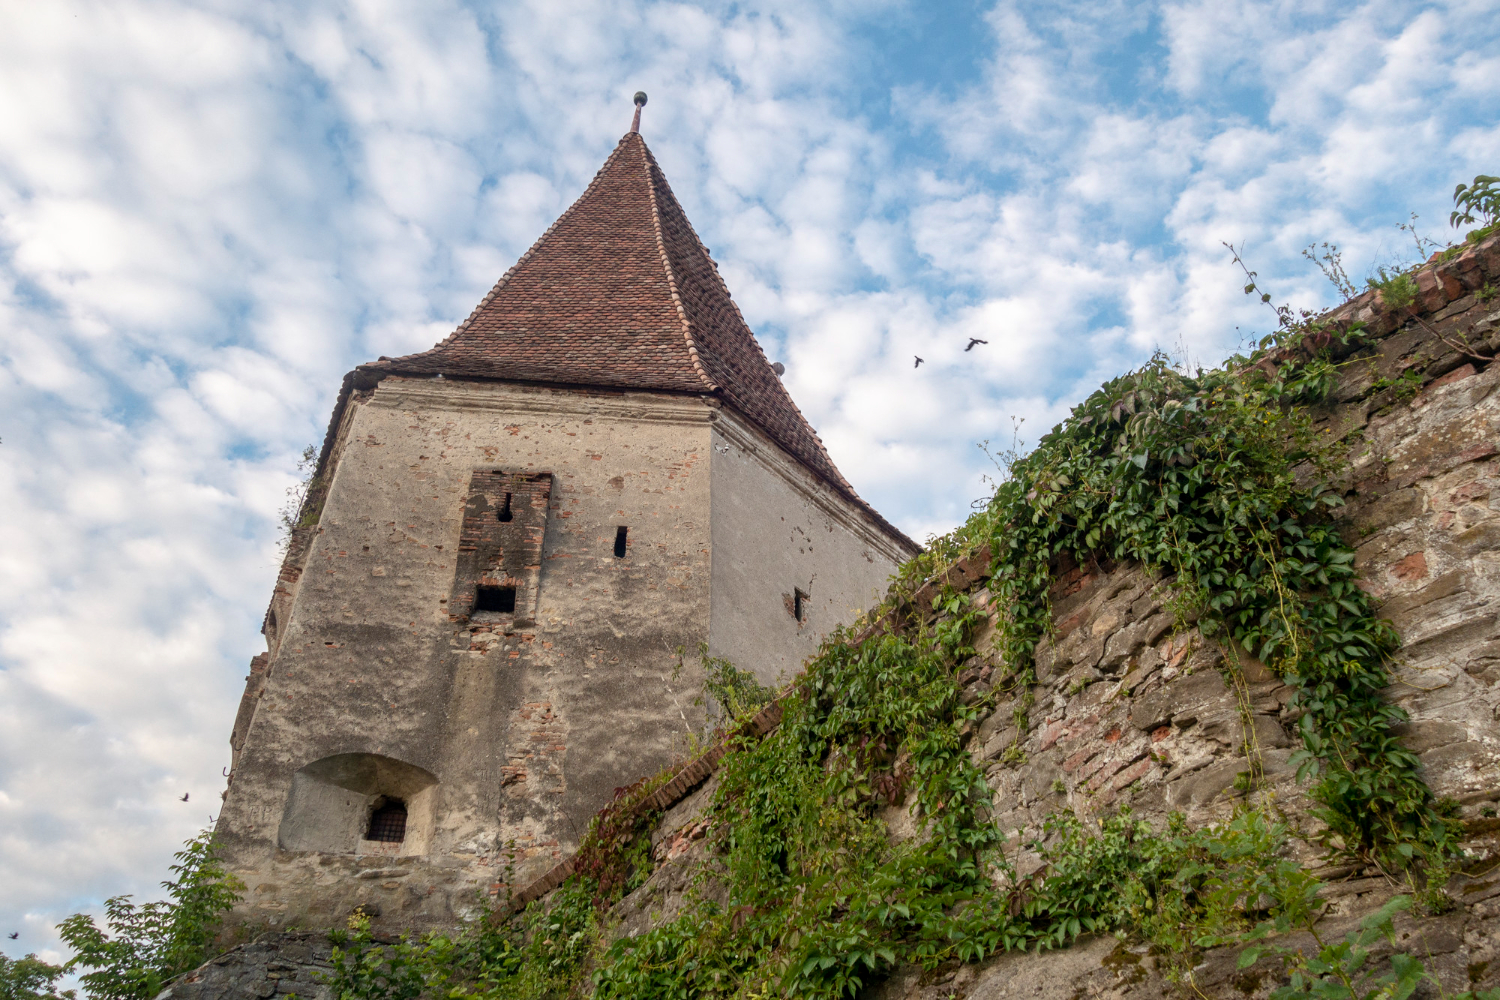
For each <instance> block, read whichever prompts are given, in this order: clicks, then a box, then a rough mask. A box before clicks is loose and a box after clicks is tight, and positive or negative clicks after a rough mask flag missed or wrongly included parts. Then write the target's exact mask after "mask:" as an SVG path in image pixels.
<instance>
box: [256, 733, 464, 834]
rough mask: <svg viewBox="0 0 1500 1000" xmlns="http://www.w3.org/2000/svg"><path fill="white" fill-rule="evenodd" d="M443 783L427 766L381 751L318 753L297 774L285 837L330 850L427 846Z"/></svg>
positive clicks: (283, 821)
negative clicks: (319, 755)
mask: <svg viewBox="0 0 1500 1000" xmlns="http://www.w3.org/2000/svg"><path fill="white" fill-rule="evenodd" d="M437 784H438V782H437V778H435V777H434V776H433V775H431V774H429V773H428V772H427V771H424V770H423V769H422V768H420V767H415V766H413V765H411V764H407V763H404V762H402V761H399V760H395V759H393V758H391V757H382V756H380V755H379V754H373V753H342V754H337V755H335V756H332V757H324V758H323V759H322V760H316V761H313V762H312V763H311V764H308V765H306V766H305V767H303V768H302V769H301V770H299V771H298V772H297V773H296V774H294V775H293V776H292V790H291V794H289V795H288V796H287V801H286V811H285V812H284V813H283V814H282V817H281V827H280V829H279V830H278V831H277V833H276V842H277V845H278V846H280V847H282V848H284V849H286V850H289V851H318V852H320V853H323V854H385V855H410V854H425V853H427V847H428V841H429V840H430V838H431V836H432V812H433V800H434V799H435V798H436V796H437Z"/></svg>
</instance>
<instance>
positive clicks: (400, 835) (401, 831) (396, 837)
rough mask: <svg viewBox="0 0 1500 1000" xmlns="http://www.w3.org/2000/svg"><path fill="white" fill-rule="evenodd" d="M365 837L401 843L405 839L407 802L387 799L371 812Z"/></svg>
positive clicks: (390, 842) (384, 841) (387, 842)
mask: <svg viewBox="0 0 1500 1000" xmlns="http://www.w3.org/2000/svg"><path fill="white" fill-rule="evenodd" d="M345 829H348V827H345ZM345 836H348V834H345ZM365 839H366V840H378V841H381V842H383V843H386V844H399V843H401V841H403V840H405V839H406V803H404V802H402V801H401V800H400V799H387V800H386V801H385V802H384V803H383V804H382V805H380V806H379V807H378V808H377V809H376V810H375V811H374V812H372V813H370V830H369V832H368V833H366V834H365Z"/></svg>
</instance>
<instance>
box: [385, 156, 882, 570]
mask: <svg viewBox="0 0 1500 1000" xmlns="http://www.w3.org/2000/svg"><path fill="white" fill-rule="evenodd" d="M361 368H363V369H364V370H366V371H370V372H382V373H389V374H406V375H436V374H442V375H443V376H444V377H445V378H480V379H503V380H506V381H521V382H533V383H544V384H553V385H572V386H594V387H605V388H619V389H636V390H653V391H665V392H690V393H700V394H704V395H715V396H718V397H719V398H721V399H722V400H723V401H724V402H725V403H726V404H727V405H728V406H731V407H733V408H734V409H735V410H736V411H738V412H739V413H741V414H742V415H743V416H745V417H747V418H748V419H749V420H750V421H751V422H753V423H754V424H756V425H757V426H758V427H760V428H761V430H763V431H764V432H765V433H766V434H767V435H769V436H770V437H771V439H772V440H774V441H775V442H776V443H777V444H779V445H781V447H783V448H785V449H786V450H787V451H788V452H790V453H791V454H792V455H794V456H796V457H797V458H798V459H800V460H801V461H802V463H803V464H804V465H806V466H807V467H808V468H809V469H810V470H811V471H813V472H814V473H816V474H817V475H818V476H819V477H820V478H822V479H823V480H825V481H826V482H828V483H829V485H831V486H833V487H834V488H835V489H837V490H838V491H839V492H841V493H843V494H845V495H847V496H848V497H849V498H850V499H852V500H854V501H855V502H857V503H859V504H860V505H861V506H862V507H864V508H865V509H866V510H867V511H869V512H870V513H871V514H872V515H874V517H875V518H876V519H877V520H878V521H879V522H880V524H881V525H882V526H884V527H885V528H886V529H887V530H889V531H891V532H894V533H895V534H896V535H897V536H898V537H900V538H901V539H902V540H903V541H906V542H907V543H908V544H911V543H910V540H909V539H906V538H905V536H904V535H901V533H900V532H899V531H897V530H896V529H895V528H894V527H892V526H890V525H889V524H888V523H887V522H886V521H885V520H884V518H881V517H880V515H879V514H878V513H876V512H875V511H874V509H873V508H871V507H869V505H868V504H865V503H864V501H862V500H860V498H859V497H858V495H856V494H855V492H854V489H853V487H851V486H850V485H849V483H848V482H847V481H846V480H845V479H844V477H843V476H842V475H841V474H840V473H839V471H838V469H837V468H836V467H835V466H834V464H833V460H832V459H830V458H829V457H828V452H827V451H826V450H824V448H823V443H822V442H821V441H820V440H818V436H817V434H816V433H814V432H813V429H812V428H811V427H809V426H808V424H807V421H806V420H805V419H804V418H803V416H802V413H801V411H799V410H798V409H797V405H796V404H795V403H793V402H792V398H791V396H789V395H787V391H786V389H785V388H784V387H783V386H782V384H781V379H780V378H778V377H777V375H776V373H775V372H774V371H773V370H772V369H771V365H770V363H769V362H768V361H767V360H766V356H765V354H764V353H763V352H762V351H761V349H760V344H758V343H757V342H756V340H755V335H754V334H752V333H751V332H750V328H749V327H748V326H746V324H745V320H744V317H742V316H741V315H740V311H739V308H738V307H736V306H735V304H734V301H733V300H732V299H731V298H730V295H729V289H728V288H727V287H726V286H725V285H724V280H723V279H722V278H721V277H720V276H719V272H718V268H717V266H716V265H715V264H714V262H713V260H712V259H711V258H710V257H709V255H708V250H707V249H706V248H705V247H704V246H703V244H702V243H701V242H700V241H699V240H698V236H697V234H696V233H695V232H693V227H692V225H691V224H690V223H689V222H688V220H687V216H686V215H685V214H684V213H683V211H682V206H681V205H679V204H678V203H677V199H676V198H675V197H673V195H672V189H671V187H670V186H669V185H668V184H667V179H666V177H664V176H663V175H662V172H661V168H660V167H659V166H657V164H656V160H655V158H654V157H652V155H651V151H650V150H649V149H647V148H646V143H645V141H644V140H642V139H641V137H640V135H639V134H638V133H636V132H628V133H626V135H625V137H624V138H622V139H621V140H620V144H619V145H618V146H616V147H615V150H614V152H613V153H611V154H610V157H609V159H608V160H606V161H605V162H604V166H603V167H601V168H600V170H599V173H598V174H596V175H595V177H594V180H593V182H592V183H591V184H590V185H589V186H588V189H587V190H586V191H584V193H583V195H582V197H580V198H579V199H578V200H577V201H576V202H574V203H573V205H572V207H570V208H569V209H568V210H567V211H566V212H564V213H563V214H562V216H561V218H559V219H558V220H557V222H555V223H553V225H552V227H551V228H550V229H548V230H547V231H546V232H545V233H544V234H542V238H541V239H539V240H537V242H536V244H535V245H534V246H532V248H531V249H530V250H528V251H527V252H526V253H525V254H524V255H523V256H522V257H521V259H520V260H519V261H517V262H516V265H515V266H514V267H512V268H511V269H510V270H509V271H507V272H506V273H505V275H504V277H502V278H501V279H500V281H499V282H498V283H497V284H496V285H495V287H494V288H492V289H490V292H489V294H488V295H486V296H485V297H484V299H483V300H482V301H481V302H480V303H479V305H478V307H477V308H475V310H474V312H473V313H472V314H470V316H469V318H468V319H466V320H464V322H463V323H462V324H460V325H459V327H458V329H456V330H455V331H453V333H452V334H451V335H450V336H449V337H448V338H447V339H445V340H443V341H442V342H441V343H439V344H438V345H437V346H436V347H434V348H432V350H430V351H424V352H422V353H421V354H411V355H408V356H406V357H402V358H382V359H381V360H380V361H378V362H374V363H372V364H369V365H362V366H361Z"/></svg>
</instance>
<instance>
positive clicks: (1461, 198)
mask: <svg viewBox="0 0 1500 1000" xmlns="http://www.w3.org/2000/svg"><path fill="white" fill-rule="evenodd" d="M1453 204H1454V205H1456V206H1458V207H1457V208H1456V209H1455V210H1454V211H1453V213H1452V214H1451V215H1449V216H1448V223H1449V225H1451V226H1453V227H1455V228H1457V227H1458V226H1472V225H1474V223H1475V222H1478V223H1479V225H1480V226H1481V227H1483V228H1485V229H1488V228H1490V227H1491V226H1494V225H1495V224H1496V223H1497V222H1500V177H1490V176H1488V175H1486V174H1480V175H1479V176H1477V177H1475V178H1474V180H1473V181H1472V182H1470V183H1468V184H1460V185H1459V186H1458V187H1456V188H1454V189H1453ZM1476 212H1477V213H1478V216H1477V218H1476V216H1475V213H1476Z"/></svg>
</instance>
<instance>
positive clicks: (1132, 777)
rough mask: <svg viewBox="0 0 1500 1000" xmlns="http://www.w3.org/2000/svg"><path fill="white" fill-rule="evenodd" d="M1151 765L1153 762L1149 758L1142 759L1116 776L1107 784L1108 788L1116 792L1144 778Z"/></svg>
mask: <svg viewBox="0 0 1500 1000" xmlns="http://www.w3.org/2000/svg"><path fill="white" fill-rule="evenodd" d="M1153 763H1154V761H1152V759H1151V758H1150V757H1142V758H1141V759H1140V760H1138V761H1136V762H1135V763H1134V764H1131V765H1130V766H1129V767H1127V768H1125V769H1124V770H1123V771H1121V772H1120V773H1119V774H1116V775H1115V777H1114V780H1113V781H1111V782H1110V783H1109V787H1111V788H1113V789H1114V790H1115V791H1117V792H1118V791H1120V790H1121V789H1122V788H1124V787H1126V786H1127V785H1129V784H1130V783H1131V782H1133V781H1138V780H1140V779H1141V778H1144V777H1145V776H1146V775H1147V774H1148V773H1149V772H1150V771H1151V765H1152V764H1153Z"/></svg>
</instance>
